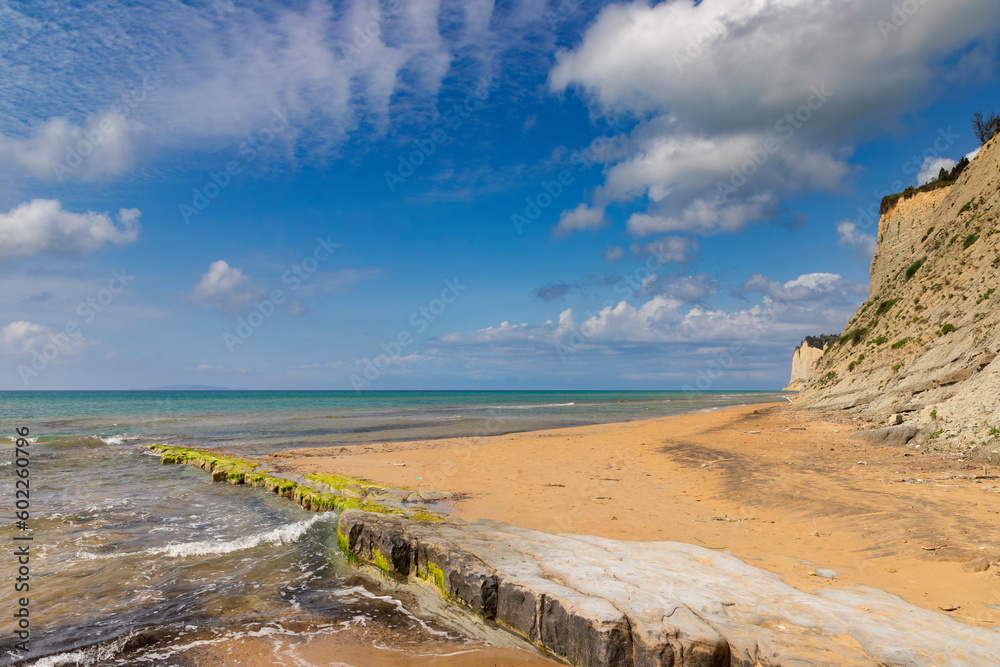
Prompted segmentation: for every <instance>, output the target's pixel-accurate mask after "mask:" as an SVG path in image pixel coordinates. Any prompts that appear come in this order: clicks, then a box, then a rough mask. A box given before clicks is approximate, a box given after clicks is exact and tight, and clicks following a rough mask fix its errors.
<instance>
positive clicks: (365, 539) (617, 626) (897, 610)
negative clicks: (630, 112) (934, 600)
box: [337, 510, 1000, 667]
mask: <svg viewBox="0 0 1000 667" xmlns="http://www.w3.org/2000/svg"><path fill="white" fill-rule="evenodd" d="M337 542H338V544H339V545H340V547H341V549H343V550H344V551H346V552H347V554H348V556H349V557H350V558H352V559H356V560H357V561H361V562H362V563H367V564H370V565H373V566H375V567H377V568H378V570H379V571H380V573H381V575H382V576H383V577H386V578H395V579H396V580H398V581H400V582H401V583H403V584H404V585H407V586H410V587H420V586H425V587H433V589H435V590H436V594H437V595H440V596H441V597H443V598H444V599H446V600H448V601H449V602H450V603H451V604H452V605H454V606H456V607H460V608H463V609H466V610H467V611H468V612H469V613H472V614H475V615H477V616H478V617H479V618H480V619H482V620H483V621H484V622H486V623H489V624H492V625H494V626H499V627H502V628H505V629H507V630H510V631H512V632H514V633H516V634H518V635H520V636H521V637H523V638H524V639H526V640H527V641H529V642H531V643H532V644H534V645H536V646H538V647H540V648H542V649H544V650H545V651H548V652H550V653H552V654H554V655H555V656H556V657H558V658H561V659H562V660H565V661H566V662H568V663H569V664H571V665H575V666H577V667H646V666H649V667H654V666H655V667H664V666H667V665H669V666H671V667H691V666H696V665H697V666H699V667H726V666H730V665H732V666H734V667H735V666H738V667H757V666H763V665H775V666H777V665H845V666H846V665H866V666H867V665H875V664H878V665H939V664H940V665H944V664H954V665H958V664H961V665H970V666H971V665H995V664H996V656H997V654H998V652H1000V630H997V629H996V628H976V627H973V626H971V625H967V624H965V623H962V622H960V621H958V620H955V619H952V618H949V617H947V616H946V615H944V614H941V613H937V612H932V611H927V610H925V609H920V608H918V607H914V606H912V605H910V604H908V603H907V602H905V601H904V600H902V599H900V598H898V597H896V596H893V595H890V594H888V593H885V592H883V591H877V590H874V589H869V588H864V587H855V588H854V589H851V590H843V589H824V590H819V591H816V592H814V593H810V592H806V591H801V590H799V589H797V588H793V587H792V586H789V585H788V584H786V583H784V582H783V581H782V580H781V578H780V577H778V576H777V575H774V574H771V573H768V572H764V571H763V570H758V569H757V568H754V567H751V566H750V565H747V564H746V563H745V562H743V561H742V560H740V559H738V558H736V557H734V556H730V555H728V554H725V553H720V552H718V551H712V550H710V549H706V548H704V547H699V546H694V545H689V544H680V543H677V542H623V541H618V540H609V539H604V538H600V537H591V536H584V535H551V534H548V533H542V532H538V531H534V530H530V529H527V528H519V527H516V526H510V525H507V524H503V523H498V522H494V521H477V522H474V523H466V522H462V521H457V520H456V521H448V522H441V523H421V522H415V521H408V520H406V519H403V518H401V517H398V516H387V515H381V514H372V513H368V512H360V511H357V510H348V511H345V512H344V513H343V514H342V515H341V517H340V521H339V524H338V537H337Z"/></svg>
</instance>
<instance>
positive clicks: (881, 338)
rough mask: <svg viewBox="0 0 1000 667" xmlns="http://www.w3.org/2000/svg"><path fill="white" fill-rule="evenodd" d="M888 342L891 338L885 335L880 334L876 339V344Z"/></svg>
mask: <svg viewBox="0 0 1000 667" xmlns="http://www.w3.org/2000/svg"><path fill="white" fill-rule="evenodd" d="M888 342H889V339H888V338H886V337H885V336H879V337H878V338H876V339H875V344H876V345H885V344H886V343H888Z"/></svg>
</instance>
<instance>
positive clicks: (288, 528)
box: [77, 512, 336, 560]
mask: <svg viewBox="0 0 1000 667" xmlns="http://www.w3.org/2000/svg"><path fill="white" fill-rule="evenodd" d="M332 516H336V515H335V514H332V513H330V512H325V513H323V514H317V515H316V516H314V517H311V518H309V519H304V520H302V521H296V522H295V523H290V524H287V525H284V526H280V527H278V528H274V529H273V530H269V531H266V532H263V533H257V534H255V535H247V536H246V537H238V538H236V539H235V540H228V541H225V542H218V541H214V540H205V541H201V542H187V543H185V544H168V545H167V546H165V547H151V548H149V549H143V550H142V551H133V552H129V553H115V554H93V553H90V552H87V551H80V552H78V553H77V558H80V559H83V560H104V559H108V558H118V557H121V556H138V555H142V556H166V557H168V558H185V557H187V556H207V555H217V554H230V553H233V552H236V551H244V550H246V549H253V548H254V547H258V546H261V545H264V544H269V545H272V546H280V545H283V544H291V543H292V542H297V541H298V540H299V539H301V538H302V536H303V535H305V534H306V531H308V530H309V529H310V528H311V527H312V525H313V524H314V523H316V522H317V521H325V520H329V519H330V517H332Z"/></svg>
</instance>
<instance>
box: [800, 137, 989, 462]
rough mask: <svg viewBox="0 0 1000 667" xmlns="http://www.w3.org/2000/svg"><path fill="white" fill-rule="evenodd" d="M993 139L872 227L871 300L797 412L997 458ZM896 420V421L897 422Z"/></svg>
mask: <svg viewBox="0 0 1000 667" xmlns="http://www.w3.org/2000/svg"><path fill="white" fill-rule="evenodd" d="M998 218H1000V138H997V137H994V138H993V139H992V140H991V141H990V142H988V143H987V144H986V145H985V146H984V147H983V149H982V150H981V151H980V153H979V155H978V156H977V157H976V158H975V159H974V160H973V161H972V163H971V164H970V165H969V166H968V168H966V169H965V171H963V172H962V174H961V175H960V176H959V177H958V179H957V180H956V182H955V183H954V184H952V185H950V186H948V187H944V188H940V189H937V190H933V191H931V192H926V193H919V194H917V195H915V196H913V197H911V198H909V199H903V198H901V199H899V200H898V201H897V202H896V203H895V205H894V206H893V207H892V208H891V209H890V210H888V211H887V212H886V213H885V214H883V216H882V218H881V220H880V221H879V231H878V245H877V249H876V252H875V256H874V258H873V259H872V265H871V292H870V296H869V298H868V300H867V301H866V302H865V303H864V304H863V305H862V306H861V308H860V309H858V311H857V312H856V313H855V314H854V316H853V317H852V318H851V320H850V322H848V324H847V326H846V327H845V329H844V332H843V333H842V335H841V336H840V338H839V339H838V340H837V341H836V342H835V343H833V344H832V345H830V346H828V347H827V349H826V351H825V352H824V354H823V355H822V357H821V358H820V360H819V361H818V362H817V365H816V367H815V371H814V372H813V373H812V375H811V377H810V378H809V379H808V380H807V381H806V382H805V388H804V390H803V391H802V393H801V394H800V395H799V396H798V397H796V399H795V403H796V404H797V405H799V406H802V407H810V408H822V409H838V410H847V411H850V412H851V413H853V414H855V415H856V416H859V417H861V418H865V419H870V420H872V421H876V422H882V421H885V420H889V419H890V418H892V419H893V422H897V421H899V420H900V419H901V420H902V421H904V422H905V423H908V424H912V425H913V426H915V427H917V429H918V435H917V436H916V437H917V438H918V440H919V441H921V442H923V441H927V442H931V441H933V446H935V447H952V448H964V449H971V448H974V449H976V451H977V454H978V455H981V456H983V457H986V458H988V459H998V458H1000V430H998V429H1000V360H997V354H998V352H1000V331H998V328H997V324H998V322H1000V292H998V291H997V289H998V287H1000V286H998V282H1000V281H998V276H1000V222H998ZM896 415H900V416H899V417H897V416H896Z"/></svg>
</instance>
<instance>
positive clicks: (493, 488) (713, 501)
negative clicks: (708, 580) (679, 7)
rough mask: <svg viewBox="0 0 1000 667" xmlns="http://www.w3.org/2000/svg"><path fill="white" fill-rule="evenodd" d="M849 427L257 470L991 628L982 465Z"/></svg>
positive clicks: (516, 441)
mask: <svg viewBox="0 0 1000 667" xmlns="http://www.w3.org/2000/svg"><path fill="white" fill-rule="evenodd" d="M859 428H861V426H860V425H858V424H854V423H851V422H849V421H847V420H839V419H834V418H830V417H821V416H819V415H815V414H810V413H806V412H802V411H795V410H793V409H791V408H790V407H789V406H788V405H786V404H778V405H771V406H760V405H755V406H747V407H737V408H731V409H727V410H722V411H718V412H711V413H701V414H694V415H682V416H676V417H666V418H658V419H650V420H645V421H639V422H628V423H619V424H605V425H599V426H585V427H578V428H569V429H558V430H551V431H539V432H532V433H519V434H511V435H505V436H493V437H483V438H453V439H448V440H434V441H425V442H409V443H388V444H374V445H363V446H355V447H350V448H347V447H337V448H326V449H302V450H289V451H286V452H281V453H278V454H275V455H272V456H273V458H272V459H271V461H270V463H271V464H272V465H274V467H275V469H276V470H277V471H279V472H281V473H285V474H288V473H291V474H299V475H302V474H305V473H308V472H339V473H344V474H348V475H353V476H358V477H365V478H368V479H371V480H373V481H377V482H383V483H386V484H391V485H400V486H406V487H409V488H411V489H414V490H443V491H452V492H456V493H459V494H461V496H460V499H459V500H457V501H455V502H454V503H451V508H450V511H452V512H453V513H454V514H455V515H457V516H459V517H461V518H463V519H467V520H475V519H479V518H488V519H495V520H499V521H504V522H507V523H511V524H516V525H521V526H525V527H528V528H534V529H537V530H543V531H549V532H565V533H582V534H590V535H598V536H602V537H608V538H614V539H627V540H640V541H661V540H669V541H678V542H687V543H690V544H698V545H701V546H704V547H708V548H711V549H716V550H723V551H728V552H731V553H732V554H734V555H736V556H738V557H740V558H742V559H744V560H746V561H747V562H748V563H749V564H751V565H754V566H756V567H759V568H762V569H764V570H768V571H771V572H774V573H777V574H779V575H781V576H782V577H783V578H784V579H785V581H787V582H788V583H790V584H791V585H793V586H797V587H799V588H801V589H804V590H813V589H817V588H823V587H850V586H853V585H856V584H865V585H868V586H872V587H874V588H879V589H883V590H886V591H889V592H891V593H895V594H897V595H900V596H901V597H903V598H904V599H906V600H907V601H909V602H911V603H912V604H915V605H917V606H921V607H925V608H927V609H933V610H938V611H942V610H947V613H949V614H952V615H954V616H956V617H958V618H961V619H962V620H965V621H966V622H969V623H973V624H981V625H996V624H997V623H1000V576H998V574H1000V568H998V567H997V565H996V563H997V561H998V560H1000V493H998V489H997V488H996V487H997V486H1000V479H995V478H994V479H975V477H976V476H983V475H984V470H983V468H982V466H973V465H971V464H967V463H965V462H964V461H961V460H959V459H958V457H957V455H951V456H949V455H948V454H947V453H941V452H927V451H926V448H915V447H884V446H878V447H873V446H871V445H864V444H862V443H860V442H859V441H856V440H850V439H848V436H849V435H850V434H851V433H853V432H855V431H857V430H859ZM945 447H946V445H945ZM995 472H996V471H990V475H994V474H995ZM991 564H992V565H991ZM320 664H324V663H320ZM383 664H391V663H383ZM449 664H456V663H449Z"/></svg>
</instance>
